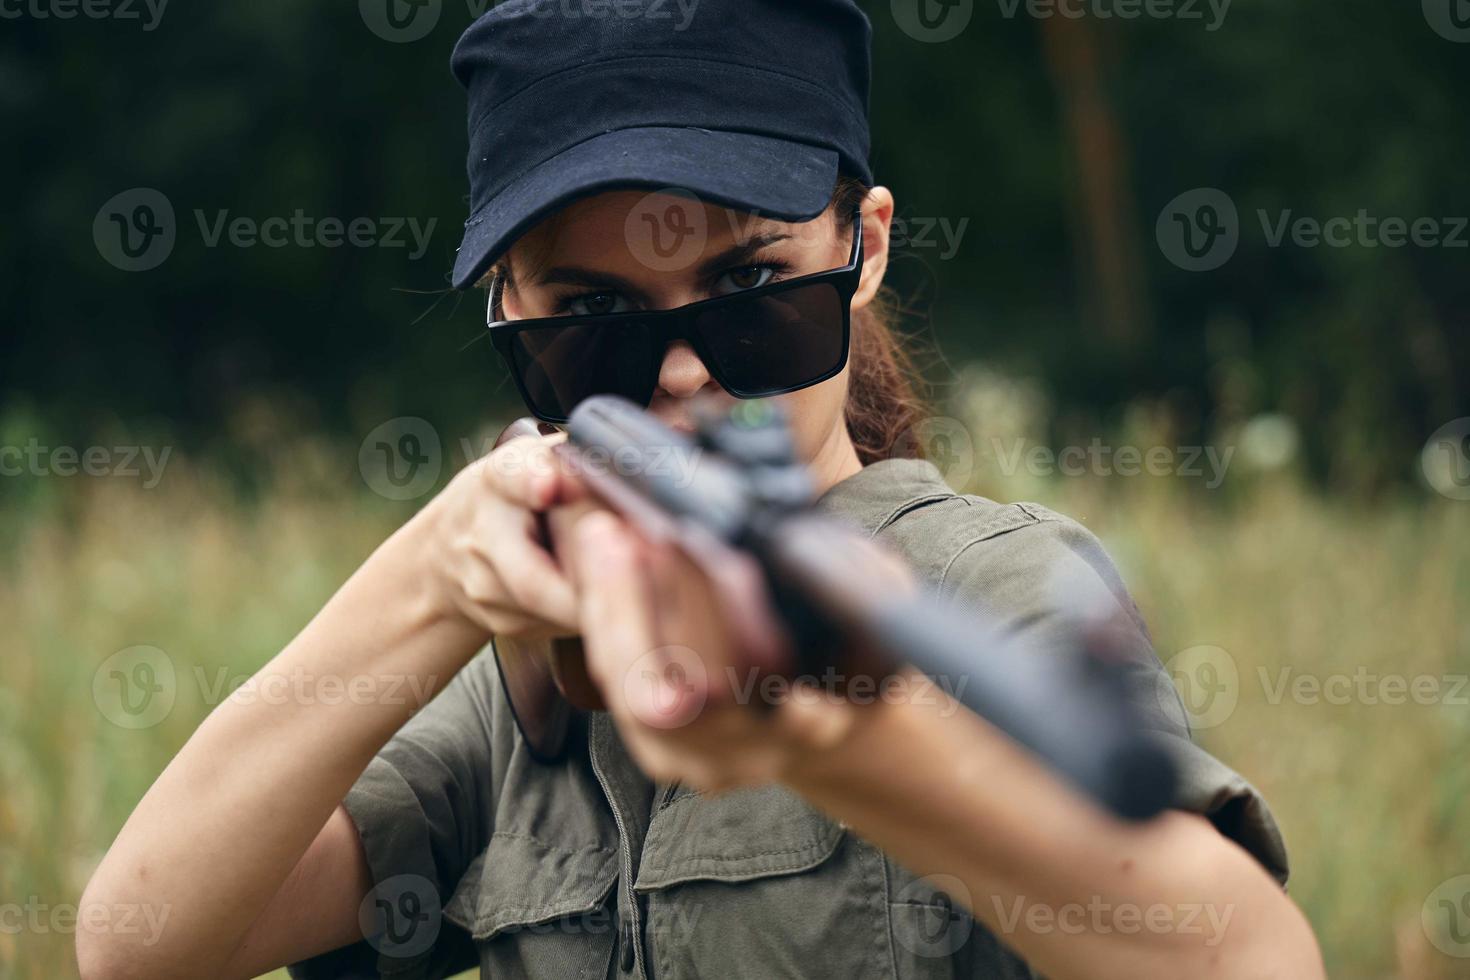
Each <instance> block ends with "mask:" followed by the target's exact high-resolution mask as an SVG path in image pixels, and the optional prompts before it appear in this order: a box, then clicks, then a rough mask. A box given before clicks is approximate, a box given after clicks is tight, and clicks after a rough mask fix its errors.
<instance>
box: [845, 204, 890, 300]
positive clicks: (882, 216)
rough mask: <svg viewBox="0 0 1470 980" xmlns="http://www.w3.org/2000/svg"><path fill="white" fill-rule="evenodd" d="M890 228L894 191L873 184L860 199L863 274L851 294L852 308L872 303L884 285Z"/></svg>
mask: <svg viewBox="0 0 1470 980" xmlns="http://www.w3.org/2000/svg"><path fill="white" fill-rule="evenodd" d="M892 228H893V194H892V192H890V191H889V190H888V188H886V187H874V188H873V189H872V190H870V191H868V196H867V197H866V198H864V199H863V278H862V281H861V282H859V283H858V288H857V292H856V293H854V294H853V297H852V308H853V309H854V310H860V309H862V308H863V307H865V306H867V305H868V304H869V303H871V302H872V301H873V297H874V296H877V295H878V287H879V286H882V285H883V276H884V275H885V274H886V273H887V272H888V242H889V238H890V234H891V231H892Z"/></svg>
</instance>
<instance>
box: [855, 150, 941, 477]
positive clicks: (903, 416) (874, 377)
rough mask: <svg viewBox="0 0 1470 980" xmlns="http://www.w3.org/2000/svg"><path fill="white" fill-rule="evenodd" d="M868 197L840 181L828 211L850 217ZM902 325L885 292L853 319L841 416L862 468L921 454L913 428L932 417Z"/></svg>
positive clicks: (898, 309) (895, 303)
mask: <svg viewBox="0 0 1470 980" xmlns="http://www.w3.org/2000/svg"><path fill="white" fill-rule="evenodd" d="M867 196H868V188H867V187H865V186H864V185H863V183H862V182H861V181H858V180H855V179H853V178H851V177H846V176H844V177H841V178H839V179H838V181H837V189H836V190H835V191H834V192H833V195H832V210H833V212H834V213H835V214H837V215H839V216H840V215H849V214H852V213H853V212H854V211H856V210H857V209H858V208H859V207H861V206H862V202H863V199H864V198H866V197H867ZM900 319H901V307H900V305H899V301H898V297H897V295H896V294H895V293H894V291H893V290H892V289H891V288H890V287H888V286H883V287H881V288H880V289H879V290H878V295H876V296H874V297H873V300H872V302H870V303H869V304H868V305H867V306H865V307H863V308H862V309H861V310H858V311H857V313H855V314H854V315H853V320H852V350H851V352H850V354H849V355H848V382H847V407H846V409H845V414H846V417H847V431H848V434H849V435H850V436H851V437H852V444H853V448H854V449H856V450H857V454H858V459H859V460H860V461H861V462H862V464H863V465H864V466H867V465H868V464H870V463H876V462H877V461H878V460H880V459H890V458H893V457H910V458H917V457H920V456H922V454H923V453H922V447H920V445H919V441H918V438H917V433H916V431H915V427H916V426H917V425H918V424H919V422H921V421H922V420H923V419H924V418H925V417H927V416H928V415H930V414H932V413H931V412H930V411H929V406H928V402H927V399H926V398H925V396H924V394H923V391H924V387H925V386H924V381H923V377H922V375H921V372H920V371H919V367H918V364H917V362H916V360H915V358H914V355H913V352H912V351H911V349H910V346H909V341H908V338H907V337H906V336H905V335H904V334H903V333H902V331H901V329H900V327H899V321H900Z"/></svg>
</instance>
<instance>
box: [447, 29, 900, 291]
mask: <svg viewBox="0 0 1470 980" xmlns="http://www.w3.org/2000/svg"><path fill="white" fill-rule="evenodd" d="M871 35H872V30H871V26H870V24H869V23H868V19H867V17H866V15H864V14H863V12H862V11H861V10H860V9H859V8H858V6H857V4H856V3H854V2H852V0H632V2H629V0H508V2H506V3H502V4H500V5H499V6H496V7H494V8H493V9H492V10H490V11H489V12H488V13H486V14H485V15H484V16H482V17H480V18H479V19H478V20H476V21H475V22H474V23H473V24H472V25H470V28H469V30H467V31H466V32H465V33H464V36H463V37H461V38H460V40H459V43H458V45H456V46H455V49H454V57H453V61H452V64H453V68H454V74H455V77H456V78H458V79H459V81H460V83H461V84H463V85H464V86H465V88H466V90H467V91H468V93H469V138H470V153H469V177H470V217H469V220H468V221H466V222H465V234H464V241H463V242H462V243H461V244H460V247H459V257H458V258H457V259H456V261H455V264H454V280H453V281H454V285H455V286H456V287H457V288H460V289H463V288H466V287H468V286H470V285H472V284H474V282H475V281H476V280H478V279H479V278H480V277H481V276H482V275H483V274H484V273H485V270H486V269H488V268H489V266H490V264H491V263H492V262H493V261H494V260H495V259H496V258H497V257H499V256H500V254H501V253H502V252H504V250H505V249H506V248H508V247H509V246H510V245H511V243H512V242H514V241H515V239H516V238H517V237H518V236H520V235H521V234H523V233H524V232H526V231H527V230H529V229H530V228H531V227H532V226H533V225H535V224H536V223H537V222H538V221H540V220H541V219H542V218H544V217H546V216H547V215H549V214H551V213H552V212H554V211H556V210H557V209H558V208H561V207H562V206H564V205H566V204H568V203H569V202H571V201H573V200H575V199H577V198H579V197H585V196H587V195H590V194H594V193H597V192H600V191H604V190H610V189H613V188H628V187H647V188H651V189H661V188H679V189H681V190H684V191H688V192H691V193H693V194H695V195H696V196H698V197H699V198H700V199H702V200H706V201H709V202H710V203H713V204H718V205H722V206H725V207H731V208H737V209H740V210H744V211H751V212H756V213H759V214H761V215H763V216H765V217H770V218H774V219H777V220H781V221H809V220H811V219H812V218H815V217H817V216H818V215H819V214H821V213H822V212H823V211H824V210H825V209H826V207H827V204H828V203H829V202H830V200H831V197H832V193H833V190H834V189H835V187H836V183H837V177H838V174H839V172H840V173H845V174H848V175H850V176H853V177H856V178H858V179H860V180H862V181H863V182H864V183H868V184H871V183H872V175H871V173H870V172H869V170H868V142H869V136H868V79H869V72H870V68H869V65H870V42H871Z"/></svg>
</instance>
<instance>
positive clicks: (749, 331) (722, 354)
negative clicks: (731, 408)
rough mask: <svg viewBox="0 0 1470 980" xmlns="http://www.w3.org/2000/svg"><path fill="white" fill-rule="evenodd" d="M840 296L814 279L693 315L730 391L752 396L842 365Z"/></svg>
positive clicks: (788, 386) (818, 377) (818, 376)
mask: <svg viewBox="0 0 1470 980" xmlns="http://www.w3.org/2000/svg"><path fill="white" fill-rule="evenodd" d="M842 304H843V298H842V294H841V293H840V292H839V291H838V289H837V287H836V286H835V285H834V284H832V283H825V282H823V283H814V284H812V285H810V286H799V287H796V288H793V289H788V290H783V291H779V292H773V293H766V294H762V295H759V296H755V297H752V298H751V299H749V300H748V301H745V302H739V301H736V302H730V303H726V304H721V305H720V306H719V307H717V308H715V309H713V310H708V311H706V312H704V313H701V314H700V315H699V317H698V318H697V319H696V321H695V330H696V331H698V333H699V337H700V339H701V340H702V341H703V343H704V346H705V348H706V350H707V351H708V353H709V357H710V359H711V360H712V361H713V362H714V363H712V364H711V365H710V367H711V368H712V369H713V373H714V374H715V375H716V376H717V377H719V379H720V381H721V383H722V384H723V385H724V386H725V387H726V388H728V389H729V390H730V393H731V394H734V395H740V396H743V397H752V396H759V395H766V394H771V393H773V392H778V391H788V390H792V389H796V388H802V387H805V386H806V385H810V384H813V383H815V382H817V381H820V380H823V379H825V378H828V377H830V376H832V375H834V374H836V373H837V372H838V371H840V370H841V369H842V365H843V363H844V361H845V360H846V356H847V335H846V330H845V325H846V320H845V319H844V316H843V313H844V311H843V309H842Z"/></svg>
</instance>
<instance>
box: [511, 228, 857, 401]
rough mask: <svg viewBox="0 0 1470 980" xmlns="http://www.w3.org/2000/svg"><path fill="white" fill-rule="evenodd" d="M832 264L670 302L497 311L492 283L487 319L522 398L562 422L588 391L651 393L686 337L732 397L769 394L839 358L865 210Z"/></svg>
mask: <svg viewBox="0 0 1470 980" xmlns="http://www.w3.org/2000/svg"><path fill="white" fill-rule="evenodd" d="M853 226H854V228H853V235H852V257H851V258H850V259H849V260H848V263H847V265H845V266H843V267H842V268H840V269H832V270H830V271H827V272H819V273H816V274H814V275H810V276H801V277H799V278H796V279H788V280H785V281H784V282H778V283H773V284H771V285H768V286H758V287H756V288H754V289H747V290H743V291H741V292H738V293H731V294H730V295H728V296H720V297H716V298H715V299H707V300H703V301H701V302H698V303H691V304H689V305H688V306H681V307H678V308H677V309H672V310H652V311H648V312H633V313H608V314H603V315H601V316H552V317H540V318H537V319H534V320H502V319H500V318H499V317H498V316H497V314H499V312H500V282H499V280H498V279H497V280H496V281H495V282H494V283H492V284H491V286H490V301H489V308H488V310H487V313H486V321H487V323H486V325H487V326H488V327H489V330H490V340H491V342H492V343H494V345H495V349H496V350H497V351H499V352H500V355H501V357H503V358H504V359H505V363H506V365H507V366H508V367H509V368H510V373H511V376H512V377H514V378H515V382H516V387H517V388H519V389H520V392H521V398H522V399H524V400H525V403H526V407H527V408H529V409H530V410H531V412H532V414H534V415H535V416H536V417H537V418H539V419H541V420H543V421H546V422H556V423H562V422H566V421H567V419H568V418H569V417H570V416H571V413H572V409H573V408H575V407H576V406H577V404H578V403H579V402H581V401H582V399H584V398H587V397H588V396H590V395H621V396H623V397H624V398H627V399H629V400H630V401H633V402H636V403H638V404H639V405H647V404H648V403H649V402H650V401H651V400H652V399H653V392H654V389H655V388H656V387H657V386H658V374H659V368H660V367H661V366H662V365H663V360H664V353H665V352H666V351H667V350H668V347H669V344H670V343H672V342H673V341H675V340H686V341H688V342H689V344H690V346H691V347H693V348H694V352H695V353H696V354H698V355H699V358H700V360H702V361H703V362H704V364H705V367H707V368H708V369H709V373H710V376H711V377H713V378H714V379H715V380H716V381H717V382H719V384H720V386H721V387H723V388H724V389H725V390H726V391H728V392H729V393H730V394H732V395H734V396H735V397H736V398H767V397H769V396H772V395H784V394H786V393H788V392H792V391H800V390H801V389H802V388H809V387H811V386H812V385H814V384H818V383H819V382H822V381H826V380H827V379H828V378H831V377H833V376H835V375H836V374H837V373H838V372H840V371H841V370H842V368H843V366H844V365H845V364H846V363H847V350H848V341H849V337H850V334H851V332H852V323H851V319H852V317H851V306H852V297H853V294H854V293H856V292H857V288H858V283H859V282H860V281H861V279H862V256H863V216H862V213H861V212H858V213H857V214H855V215H854V216H853Z"/></svg>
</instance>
